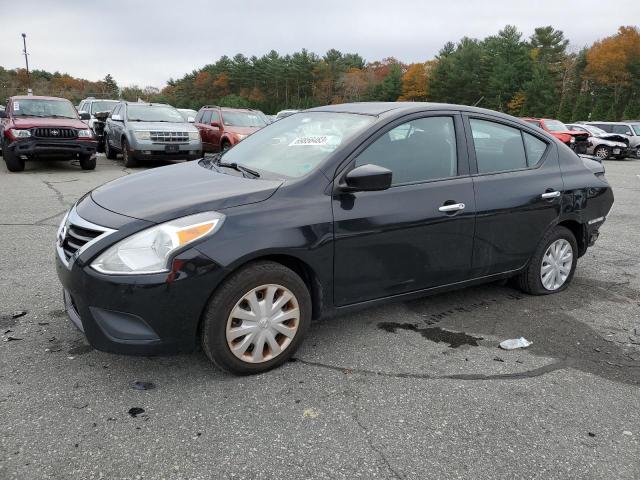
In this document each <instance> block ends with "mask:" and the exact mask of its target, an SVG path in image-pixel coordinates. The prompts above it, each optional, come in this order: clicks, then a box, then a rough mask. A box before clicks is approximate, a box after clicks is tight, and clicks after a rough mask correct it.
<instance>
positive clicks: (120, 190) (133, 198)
mask: <svg viewBox="0 0 640 480" xmlns="http://www.w3.org/2000/svg"><path fill="white" fill-rule="evenodd" d="M282 183H283V181H282V180H264V179H252V178H244V177H239V176H235V175H228V174H225V173H219V172H217V171H215V170H211V169H209V168H205V167H203V166H201V165H200V162H188V163H182V164H177V165H171V166H167V167H160V168H155V169H152V170H147V171H145V172H140V173H136V174H134V175H129V176H126V177H121V178H119V179H117V180H114V181H112V182H109V183H106V184H105V185H102V186H101V187H98V188H97V189H95V190H94V191H93V192H91V198H92V199H93V201H94V202H95V203H97V204H98V205H100V206H101V207H103V208H105V209H107V210H110V211H112V212H115V213H119V214H121V215H126V216H128V217H133V218H138V219H140V220H147V221H151V222H156V223H160V222H166V221H168V220H173V219H174V218H178V217H182V216H185V215H191V214H194V213H200V212H207V211H212V210H223V209H225V208H230V207H236V206H239V205H246V204H249V203H257V202H262V201H264V200H266V199H267V198H269V197H270V196H271V195H273V194H274V193H275V191H276V190H277V189H278V187H279V186H280V185H281V184H282Z"/></svg>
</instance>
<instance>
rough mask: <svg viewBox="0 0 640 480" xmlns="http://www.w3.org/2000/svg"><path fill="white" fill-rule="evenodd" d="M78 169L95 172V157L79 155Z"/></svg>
mask: <svg viewBox="0 0 640 480" xmlns="http://www.w3.org/2000/svg"><path fill="white" fill-rule="evenodd" d="M80 167H81V168H82V170H95V168H96V157H94V156H92V155H80Z"/></svg>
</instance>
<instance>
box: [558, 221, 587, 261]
mask: <svg viewBox="0 0 640 480" xmlns="http://www.w3.org/2000/svg"><path fill="white" fill-rule="evenodd" d="M558 226H559V227H565V228H567V229H568V230H570V231H571V233H573V236H574V237H575V239H576V243H577V244H578V257H581V256H583V255H584V254H585V253H586V251H587V237H586V231H587V229H586V227H585V225H584V224H582V223H580V222H578V221H577V220H574V219H565V220H562V221H561V222H559V223H558Z"/></svg>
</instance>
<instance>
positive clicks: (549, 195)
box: [540, 190, 560, 200]
mask: <svg viewBox="0 0 640 480" xmlns="http://www.w3.org/2000/svg"><path fill="white" fill-rule="evenodd" d="M540 196H541V197H542V198H544V199H545V200H548V199H550V198H558V197H559V196H560V192H558V191H557V190H556V191H554V192H544V193H543V194H542V195H540Z"/></svg>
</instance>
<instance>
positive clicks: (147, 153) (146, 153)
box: [131, 149, 202, 161]
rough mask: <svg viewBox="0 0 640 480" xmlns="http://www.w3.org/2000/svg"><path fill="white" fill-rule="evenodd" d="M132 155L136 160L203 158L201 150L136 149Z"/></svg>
mask: <svg viewBox="0 0 640 480" xmlns="http://www.w3.org/2000/svg"><path fill="white" fill-rule="evenodd" d="M131 156H132V157H133V158H135V159H136V160H142V161H144V160H197V159H198V158H202V151H201V150H179V151H177V152H167V151H162V150H144V149H143V150H134V151H133V152H131Z"/></svg>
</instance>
